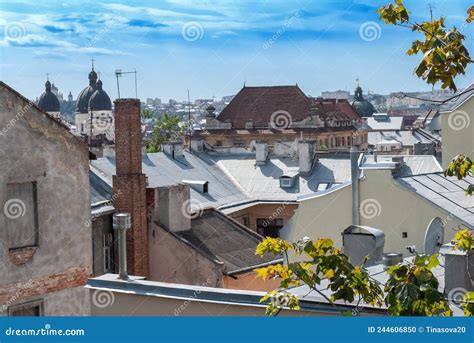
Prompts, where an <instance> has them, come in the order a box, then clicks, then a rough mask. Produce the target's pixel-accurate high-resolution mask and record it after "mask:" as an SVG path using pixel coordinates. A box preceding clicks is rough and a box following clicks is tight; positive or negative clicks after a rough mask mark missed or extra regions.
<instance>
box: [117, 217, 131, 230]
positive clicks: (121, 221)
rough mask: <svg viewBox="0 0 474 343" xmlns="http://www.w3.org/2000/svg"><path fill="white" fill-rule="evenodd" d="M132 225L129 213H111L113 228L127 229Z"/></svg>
mask: <svg viewBox="0 0 474 343" xmlns="http://www.w3.org/2000/svg"><path fill="white" fill-rule="evenodd" d="M131 227H132V221H131V217H130V213H115V214H114V215H113V228H114V230H129V229H130V228H131Z"/></svg>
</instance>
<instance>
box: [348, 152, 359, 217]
mask: <svg viewBox="0 0 474 343" xmlns="http://www.w3.org/2000/svg"><path fill="white" fill-rule="evenodd" d="M350 155H351V182H352V187H351V188H352V225H359V224H360V219H359V152H358V151H357V148H356V147H355V146H352V147H351V150H350Z"/></svg>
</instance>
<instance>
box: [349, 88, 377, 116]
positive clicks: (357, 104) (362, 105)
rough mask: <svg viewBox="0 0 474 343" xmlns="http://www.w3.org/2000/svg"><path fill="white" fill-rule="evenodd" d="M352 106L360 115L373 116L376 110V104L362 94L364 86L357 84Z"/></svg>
mask: <svg viewBox="0 0 474 343" xmlns="http://www.w3.org/2000/svg"><path fill="white" fill-rule="evenodd" d="M352 108H353V109H354V111H356V112H357V114H358V115H359V117H371V116H372V114H374V112H375V108H374V106H373V105H372V104H371V103H370V102H368V101H367V100H365V99H364V97H363V96H362V88H361V87H360V86H357V88H356V89H355V94H354V101H353V102H352Z"/></svg>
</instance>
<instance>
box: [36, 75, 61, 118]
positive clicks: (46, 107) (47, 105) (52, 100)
mask: <svg viewBox="0 0 474 343" xmlns="http://www.w3.org/2000/svg"><path fill="white" fill-rule="evenodd" d="M38 107H39V108H41V109H42V110H43V111H45V112H59V107H60V106H59V100H58V97H57V96H56V95H55V94H54V93H53V92H51V83H50V82H49V81H46V83H45V91H44V93H43V94H41V96H40V97H39V100H38Z"/></svg>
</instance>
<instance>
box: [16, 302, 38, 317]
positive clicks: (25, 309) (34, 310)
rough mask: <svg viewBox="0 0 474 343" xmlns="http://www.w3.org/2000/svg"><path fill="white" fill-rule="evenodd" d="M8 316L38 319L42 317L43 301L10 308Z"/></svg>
mask: <svg viewBox="0 0 474 343" xmlns="http://www.w3.org/2000/svg"><path fill="white" fill-rule="evenodd" d="M8 315H9V316H12V317H40V316H42V315H43V301H42V300H36V301H31V302H28V303H24V304H21V305H15V306H10V307H9V308H8Z"/></svg>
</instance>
